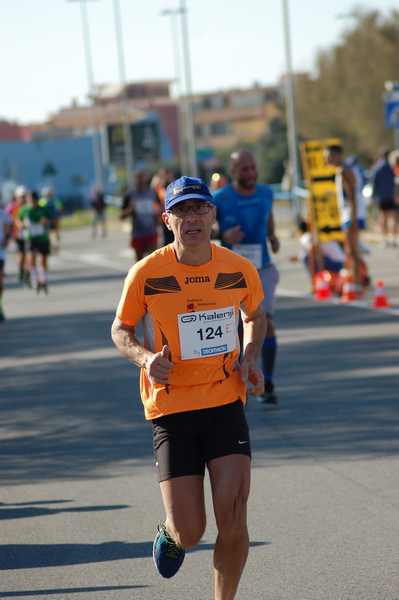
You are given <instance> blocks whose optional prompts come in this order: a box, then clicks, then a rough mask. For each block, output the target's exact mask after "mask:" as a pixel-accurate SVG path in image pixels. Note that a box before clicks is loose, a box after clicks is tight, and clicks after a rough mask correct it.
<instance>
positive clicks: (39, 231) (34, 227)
mask: <svg viewBox="0 0 399 600" xmlns="http://www.w3.org/2000/svg"><path fill="white" fill-rule="evenodd" d="M29 233H30V235H31V237H37V236H39V235H43V234H44V225H42V223H30V224H29Z"/></svg>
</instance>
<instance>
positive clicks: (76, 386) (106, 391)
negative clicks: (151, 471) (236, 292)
mask: <svg viewBox="0 0 399 600" xmlns="http://www.w3.org/2000/svg"><path fill="white" fill-rule="evenodd" d="M112 319H113V313H112V312H93V313H89V314H84V313H76V314H66V315H57V316H54V317H53V316H49V317H45V318H44V317H43V318H42V317H38V318H25V319H16V320H12V321H10V322H8V323H6V326H7V328H8V332H9V335H8V337H7V357H15V367H7V368H6V369H2V370H1V376H0V395H1V396H2V398H4V400H2V402H1V404H0V422H1V423H2V427H3V432H4V433H5V435H3V439H2V441H1V442H0V454H1V456H2V461H1V465H0V477H1V479H2V481H3V483H4V484H7V483H8V484H12V483H27V482H35V481H46V480H65V479H79V478H85V479H90V478H96V477H112V476H114V475H120V474H121V473H123V474H127V473H129V475H131V476H132V478H133V479H134V469H135V468H136V467H137V466H145V467H149V468H151V465H152V463H153V457H152V440H151V430H150V425H149V424H148V423H147V422H145V421H144V418H143V411H142V407H141V402H140V400H139V398H138V370H137V369H135V368H134V367H133V366H131V365H130V364H129V363H127V361H126V360H124V359H123V358H120V357H118V356H117V354H115V356H114V357H112V358H107V359H104V358H103V357H102V358H96V356H95V351H96V349H104V348H108V347H109V348H110V350H111V349H112V342H111V339H110V326H111V322H112ZM391 320H392V323H393V322H394V323H395V329H394V328H393V327H392V330H391V333H390V335H389V336H388V335H386V329H385V330H384V331H383V332H382V333H381V336H375V330H374V337H373V338H372V339H371V340H369V339H368V338H367V337H358V338H356V337H355V336H354V332H356V329H354V328H352V330H351V332H352V335H349V333H348V331H349V330H345V328H343V329H342V332H341V331H339V332H338V334H337V335H338V337H336V339H335V338H334V339H322V337H317V338H316V339H315V338H314V336H313V338H312V339H308V340H307V339H306V338H305V339H303V340H301V339H297V340H295V343H286V344H283V345H281V347H280V350H279V360H278V373H277V385H278V391H279V395H280V400H281V405H280V406H281V408H280V409H279V410H277V411H275V412H273V413H271V412H268V411H265V409H264V408H263V407H262V406H260V405H256V403H254V402H253V401H251V402H250V406H249V410H248V412H247V414H248V419H249V422H250V426H251V430H252V438H253V448H254V451H255V459H256V458H257V456H258V455H261V456H262V457H266V460H272V459H280V458H283V459H284V460H287V459H288V460H297V459H300V460H302V459H303V458H304V457H305V456H309V457H315V456H317V457H318V458H321V459H343V460H348V459H350V460H355V459H358V458H363V457H370V456H373V457H378V456H381V455H384V456H394V455H397V454H398V452H399V411H398V402H397V371H395V369H397V364H398V348H399V331H398V328H397V319H396V318H394V317H392V318H391V317H389V316H386V315H380V314H378V313H375V314H374V313H372V314H369V313H365V312H364V311H359V310H356V309H354V308H353V309H343V308H342V307H334V306H325V307H324V306H320V305H314V304H313V303H310V304H309V305H308V306H306V308H304V309H303V308H300V309H299V310H298V309H297V300H294V299H280V300H279V310H278V313H277V322H278V331H280V332H284V331H287V330H288V331H290V332H291V331H292V332H294V333H295V330H296V329H298V328H299V327H301V328H303V329H307V328H314V327H316V326H317V327H320V328H323V327H325V326H327V325H329V326H331V327H333V326H334V324H337V325H342V324H345V323H346V324H347V325H348V326H350V325H355V326H357V325H361V326H363V322H364V323H367V322H373V323H374V324H377V325H378V324H382V325H383V324H386V323H390V322H391ZM27 332H29V334H27ZM298 334H299V335H300V333H299V332H298ZM320 335H322V332H321V334H320ZM339 336H341V337H339ZM27 340H29V346H28V347H27ZM81 350H91V352H90V357H89V358H75V359H74V358H73V357H71V356H68V354H70V353H71V352H72V351H81ZM46 355H51V356H53V355H57V360H58V362H46ZM26 356H28V357H30V356H34V357H36V358H37V360H35V362H34V364H27V365H25V366H24V368H23V369H21V368H20V367H19V362H18V360H19V358H20V357H22V358H23V357H26ZM41 356H43V361H42V362H41V361H40V357H41ZM255 462H256V460H255ZM154 477H155V475H154Z"/></svg>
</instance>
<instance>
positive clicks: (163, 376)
mask: <svg viewBox="0 0 399 600" xmlns="http://www.w3.org/2000/svg"><path fill="white" fill-rule="evenodd" d="M169 356H170V351H169V348H168V346H164V347H163V348H162V351H161V352H156V353H155V354H153V355H152V357H151V358H149V359H148V360H147V364H146V367H145V368H146V371H147V373H148V378H149V380H150V381H151V383H153V384H155V383H160V384H163V385H166V384H168V383H169V374H170V371H171V369H172V367H173V364H172V363H171V362H170V360H169Z"/></svg>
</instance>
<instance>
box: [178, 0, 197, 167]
mask: <svg viewBox="0 0 399 600" xmlns="http://www.w3.org/2000/svg"><path fill="white" fill-rule="evenodd" d="M180 14H181V29H182V42H183V64H184V79H185V84H186V85H185V88H186V96H185V109H186V110H185V113H186V122H187V140H188V160H189V167H190V175H192V176H193V177H196V176H197V174H198V169H197V150H196V146H195V134H194V118H193V103H192V82H191V60H190V46H189V41H188V19H187V8H186V2H185V0H180Z"/></svg>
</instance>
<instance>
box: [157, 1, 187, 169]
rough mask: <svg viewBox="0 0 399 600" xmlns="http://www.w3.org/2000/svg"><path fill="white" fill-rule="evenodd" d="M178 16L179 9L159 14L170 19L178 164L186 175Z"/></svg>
mask: <svg viewBox="0 0 399 600" xmlns="http://www.w3.org/2000/svg"><path fill="white" fill-rule="evenodd" d="M179 15H180V8H175V9H172V8H170V9H165V10H163V11H162V12H161V16H163V17H170V23H171V35H172V47H173V63H174V71H175V84H176V94H177V125H178V130H179V164H180V171H181V173H182V174H183V173H186V163H187V160H186V144H185V141H184V137H185V135H184V134H185V130H186V128H185V124H184V114H183V106H182V87H181V84H182V74H181V67H180V65H181V53H180V46H179V32H178V21H177V18H178V16H179Z"/></svg>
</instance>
